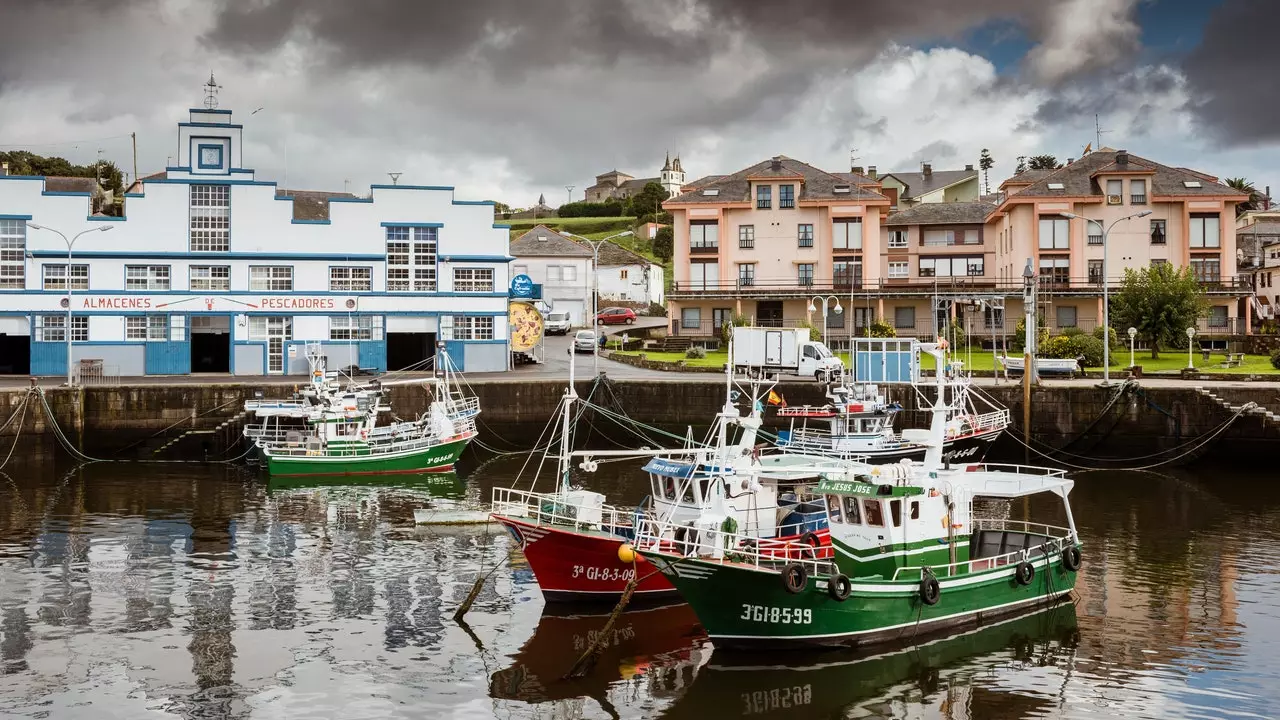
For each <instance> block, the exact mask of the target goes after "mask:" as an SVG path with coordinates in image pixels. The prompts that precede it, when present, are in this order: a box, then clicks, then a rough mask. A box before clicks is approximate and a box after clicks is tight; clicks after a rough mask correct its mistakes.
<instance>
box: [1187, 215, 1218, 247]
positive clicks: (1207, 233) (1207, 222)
mask: <svg viewBox="0 0 1280 720" xmlns="http://www.w3.org/2000/svg"><path fill="white" fill-rule="evenodd" d="M1191 247H1193V248H1216V247H1222V239H1221V232H1220V231H1219V219H1218V215H1217V213H1194V214H1192V216H1191Z"/></svg>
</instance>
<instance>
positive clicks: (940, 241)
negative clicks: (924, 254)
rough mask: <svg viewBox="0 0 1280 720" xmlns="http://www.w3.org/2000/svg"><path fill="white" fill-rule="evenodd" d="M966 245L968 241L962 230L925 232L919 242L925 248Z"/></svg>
mask: <svg viewBox="0 0 1280 720" xmlns="http://www.w3.org/2000/svg"><path fill="white" fill-rule="evenodd" d="M976 237H977V236H976V235H975V238H976ZM967 243H968V240H967V239H966V234H965V231H964V230H925V231H924V237H923V238H922V239H921V241H920V244H921V245H924V246H925V247H938V246H943V245H965V244H967ZM975 244H976V243H975Z"/></svg>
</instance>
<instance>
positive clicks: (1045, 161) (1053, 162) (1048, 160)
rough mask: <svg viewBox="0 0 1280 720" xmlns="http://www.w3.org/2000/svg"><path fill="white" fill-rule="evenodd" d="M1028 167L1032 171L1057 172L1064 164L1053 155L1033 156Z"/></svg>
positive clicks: (1028, 160) (1028, 161) (1028, 162)
mask: <svg viewBox="0 0 1280 720" xmlns="http://www.w3.org/2000/svg"><path fill="white" fill-rule="evenodd" d="M1027 167H1029V168H1031V169H1032V170H1057V169H1058V168H1060V167H1062V163H1060V162H1058V158H1056V157H1054V156H1053V155H1032V156H1031V157H1030V158H1028V159H1027Z"/></svg>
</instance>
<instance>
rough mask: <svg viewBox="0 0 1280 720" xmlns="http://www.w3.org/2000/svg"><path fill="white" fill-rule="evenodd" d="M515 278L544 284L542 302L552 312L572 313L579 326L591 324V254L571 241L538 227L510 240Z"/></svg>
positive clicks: (547, 229)
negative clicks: (524, 276)
mask: <svg viewBox="0 0 1280 720" xmlns="http://www.w3.org/2000/svg"><path fill="white" fill-rule="evenodd" d="M511 254H512V255H513V256H514V257H515V261H514V266H513V267H512V269H511V272H512V274H513V275H528V276H529V279H530V280H532V281H533V282H534V283H541V284H542V299H543V300H544V301H545V302H546V303H547V304H548V305H550V306H551V312H567V313H569V321H570V322H571V323H573V324H574V325H578V326H588V327H589V326H590V325H591V324H592V323H591V260H592V252H591V250H590V249H589V248H587V247H584V246H583V245H580V244H578V243H576V242H574V241H572V240H570V239H569V238H567V237H565V236H563V235H561V234H560V233H558V232H556V231H555V230H552V229H550V228H548V227H547V226H545V225H537V226H535V227H534V228H533V229H532V230H530V231H529V232H527V233H525V234H524V235H521V236H520V237H518V238H516V239H515V240H512V241H511Z"/></svg>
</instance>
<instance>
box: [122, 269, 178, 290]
mask: <svg viewBox="0 0 1280 720" xmlns="http://www.w3.org/2000/svg"><path fill="white" fill-rule="evenodd" d="M124 289H125V290H168V289H169V266H168V265H125V266H124Z"/></svg>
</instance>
